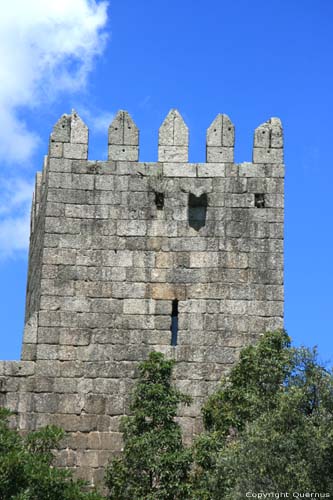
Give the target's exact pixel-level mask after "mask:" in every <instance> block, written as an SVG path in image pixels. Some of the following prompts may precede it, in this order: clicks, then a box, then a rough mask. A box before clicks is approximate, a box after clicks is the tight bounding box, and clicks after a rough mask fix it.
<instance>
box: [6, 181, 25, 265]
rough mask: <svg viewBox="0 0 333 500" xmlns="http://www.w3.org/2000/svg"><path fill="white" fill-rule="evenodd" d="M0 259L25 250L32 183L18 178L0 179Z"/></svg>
mask: <svg viewBox="0 0 333 500" xmlns="http://www.w3.org/2000/svg"><path fill="white" fill-rule="evenodd" d="M0 191H1V202H0V259H4V258H7V257H12V256H13V255H14V254H16V253H17V252H20V251H22V252H23V251H24V252H25V251H26V249H27V247H28V243H29V229H30V206H31V198H32V191H33V185H32V184H31V183H29V182H27V181H25V180H23V179H20V178H12V179H0Z"/></svg>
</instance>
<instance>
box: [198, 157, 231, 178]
mask: <svg viewBox="0 0 333 500" xmlns="http://www.w3.org/2000/svg"><path fill="white" fill-rule="evenodd" d="M210 155H211V153H210ZM197 176H198V177H224V176H225V166H224V164H223V163H221V162H220V161H219V162H218V163H198V164H197Z"/></svg>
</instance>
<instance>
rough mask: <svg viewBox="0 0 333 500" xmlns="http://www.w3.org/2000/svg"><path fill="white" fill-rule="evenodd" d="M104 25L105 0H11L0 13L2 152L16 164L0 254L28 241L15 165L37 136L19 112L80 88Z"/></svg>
mask: <svg viewBox="0 0 333 500" xmlns="http://www.w3.org/2000/svg"><path fill="white" fill-rule="evenodd" d="M106 22H107V2H106V1H99V2H98V3H97V2H96V1H95V0H56V1H46V0H23V1H22V0H10V1H9V2H6V6H5V7H3V9H2V10H1V16H0V60H1V65H0V130H1V134H0V157H1V159H2V165H4V164H5V163H7V164H15V165H16V167H17V169H16V171H15V174H14V175H15V176H16V177H15V178H14V177H13V178H10V179H9V180H8V179H7V180H4V179H0V258H4V257H8V256H12V255H16V254H17V252H19V251H23V250H24V251H25V250H26V249H27V246H28V238H29V219H30V204H31V196H32V186H31V184H30V183H28V182H27V181H25V180H23V179H21V178H20V177H19V175H20V173H19V171H18V169H19V168H20V166H21V165H22V164H23V163H28V162H29V160H30V159H31V157H32V155H33V153H34V151H35V150H36V147H37V146H38V144H39V137H38V135H37V134H36V132H34V130H31V129H29V124H27V123H25V121H24V119H23V118H22V116H24V111H26V110H27V109H34V111H36V112H38V110H39V109H41V106H43V105H49V103H50V101H53V100H55V99H56V98H57V97H58V96H59V94H60V93H61V92H66V93H68V92H76V91H78V90H80V89H82V88H83V87H84V85H85V83H86V80H87V76H88V75H89V72H90V71H91V69H92V65H93V61H94V58H95V57H96V56H97V55H99V54H101V53H102V51H103V49H104V47H105V43H106V38H107V37H106V33H105V26H106ZM102 118H103V117H101V119H102ZM97 126H98V125H97ZM100 126H102V125H101V124H100ZM2 175H4V173H2Z"/></svg>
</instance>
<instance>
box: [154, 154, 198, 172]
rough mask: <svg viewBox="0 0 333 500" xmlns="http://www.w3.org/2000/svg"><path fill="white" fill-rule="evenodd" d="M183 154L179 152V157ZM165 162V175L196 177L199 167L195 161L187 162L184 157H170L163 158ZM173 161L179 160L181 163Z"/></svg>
mask: <svg viewBox="0 0 333 500" xmlns="http://www.w3.org/2000/svg"><path fill="white" fill-rule="evenodd" d="M180 156H181V154H180V153H179V157H180ZM161 161H164V162H165V163H163V175H164V176H165V177H196V176H197V168H196V165H195V164H194V163H186V160H184V159H178V158H177V159H176V160H174V159H170V160H161ZM172 161H173V162H174V161H177V162H178V161H179V163H180V164H179V163H172Z"/></svg>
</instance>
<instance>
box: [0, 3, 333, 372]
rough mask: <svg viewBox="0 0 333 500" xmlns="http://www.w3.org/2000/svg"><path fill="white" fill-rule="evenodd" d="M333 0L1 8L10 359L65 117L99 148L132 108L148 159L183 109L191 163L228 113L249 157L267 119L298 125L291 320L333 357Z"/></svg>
mask: <svg viewBox="0 0 333 500" xmlns="http://www.w3.org/2000/svg"><path fill="white" fill-rule="evenodd" d="M332 21H333V2H331V1H330V0H316V2H314V1H313V0H293V1H290V0H278V1H276V2H267V0H234V1H233V2H227V1H225V0H208V1H207V0H206V1H203V0H182V1H179V0H177V1H176V0H168V1H167V2H166V1H156V0H144V2H135V1H134V0H121V1H120V0H114V1H113V2H110V3H108V2H96V3H95V2H90V1H88V0H58V1H57V2H45V1H44V0H26V1H25V2H23V3H22V2H21V0H12V1H11V2H10V3H9V2H8V3H7V2H6V7H3V9H2V14H1V19H0V55H1V61H2V65H1V68H0V129H1V134H0V155H1V159H2V161H1V166H0V169H1V170H0V277H1V282H0V294H1V300H0V317H1V335H0V359H18V358H19V355H20V347H21V338H22V330H23V315H24V300H25V287H26V270H27V236H28V230H29V227H28V226H29V224H28V216H27V214H28V211H29V207H30V200H31V192H32V186H33V182H34V174H35V172H36V170H38V169H40V168H41V165H42V160H43V155H44V154H46V152H47V145H48V135H49V133H50V131H51V128H52V126H53V124H54V123H55V121H56V120H57V119H58V117H59V116H60V115H61V114H63V113H65V112H70V110H71V108H73V107H74V108H75V109H77V111H78V112H79V114H80V115H81V116H82V117H83V118H84V119H85V121H86V123H87V124H88V126H89V128H90V153H89V156H90V158H91V159H100V160H102V159H105V158H106V154H107V146H106V139H107V126H108V124H109V122H110V121H111V119H112V116H113V115H114V113H115V112H116V111H117V110H118V109H127V110H128V111H129V112H130V113H131V115H132V117H133V118H134V120H135V121H136V123H137V125H138V127H139V128H140V133H141V136H140V160H142V161H155V160H156V159H157V133H158V128H159V126H160V124H161V122H162V121H163V119H164V117H165V116H166V114H167V112H168V110H169V109H170V108H173V107H176V108H178V109H179V111H180V112H181V113H182V115H183V117H184V119H185V121H186V122H187V125H188V126H189V129H190V161H204V159H205V131H206V128H207V127H208V126H209V124H210V123H211V122H212V120H213V118H214V117H215V116H216V114H217V113H227V114H228V115H229V116H230V118H231V119H232V121H233V122H234V124H235V126H236V148H235V156H236V161H239V162H240V161H251V154H252V141H253V131H254V129H255V128H256V127H257V126H258V125H259V124H261V123H262V122H264V121H266V120H267V119H268V118H270V117H271V116H278V117H280V118H281V119H282V122H283V125H284V132H285V162H286V172H287V173H286V219H285V291H286V315H285V319H286V327H287V329H288V332H289V334H290V335H291V336H292V338H293V339H294V341H295V343H296V344H305V345H309V346H312V345H315V344H317V345H318V346H319V352H320V355H321V357H322V358H323V359H324V360H325V361H328V362H332V361H333V335H332V334H333V331H332V330H333V329H332V323H333V322H332V314H331V310H332V309H333V292H332V278H333V272H332V257H333V252H332V243H333V230H332V229H333V224H332V215H333V214H332V205H331V203H332V202H331V200H332V191H333V167H332V159H331V156H332V152H331V146H332V144H333V125H332V120H331V116H332V110H333V97H332V95H333V93H332V89H333V66H332V54H333V31H332Z"/></svg>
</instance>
